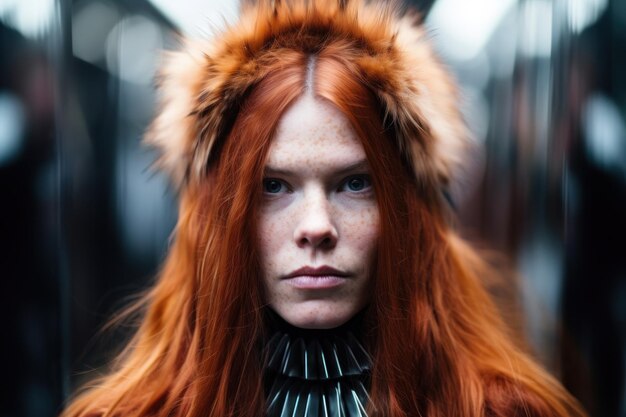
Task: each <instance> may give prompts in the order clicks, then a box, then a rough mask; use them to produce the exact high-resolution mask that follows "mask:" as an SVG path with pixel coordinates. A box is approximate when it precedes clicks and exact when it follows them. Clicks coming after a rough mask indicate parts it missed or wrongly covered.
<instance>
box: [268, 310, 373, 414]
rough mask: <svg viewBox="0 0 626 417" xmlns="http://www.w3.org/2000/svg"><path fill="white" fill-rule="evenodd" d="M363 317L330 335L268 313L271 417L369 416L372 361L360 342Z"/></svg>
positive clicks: (334, 330)
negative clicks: (293, 324) (366, 409)
mask: <svg viewBox="0 0 626 417" xmlns="http://www.w3.org/2000/svg"><path fill="white" fill-rule="evenodd" d="M362 316H363V315H362V313H360V314H358V315H357V316H356V317H355V318H353V319H352V320H350V321H349V322H348V323H346V324H344V325H342V326H340V327H337V328H335V329H328V330H308V329H301V328H297V327H294V326H292V325H290V324H289V323H287V322H285V321H284V320H283V319H282V318H280V316H278V314H276V313H274V312H272V311H269V312H268V315H267V318H268V321H267V324H268V330H269V335H270V338H269V341H268V342H267V343H266V345H265V352H264V353H265V357H266V358H267V366H266V368H265V383H266V394H267V410H268V414H267V415H268V416H269V417H273V416H281V417H282V416H296V417H300V416H307V417H318V416H319V417H335V416H342V417H352V416H354V417H357V416H358V417H361V416H367V414H366V411H365V406H366V404H367V401H368V398H369V397H368V389H367V386H368V385H369V375H370V371H371V367H372V360H371V358H370V356H369V354H368V353H367V351H366V350H365V348H364V347H363V345H362V344H361V342H360V341H359V339H358V336H360V335H361V333H362V332H361V325H362V321H363V320H362Z"/></svg>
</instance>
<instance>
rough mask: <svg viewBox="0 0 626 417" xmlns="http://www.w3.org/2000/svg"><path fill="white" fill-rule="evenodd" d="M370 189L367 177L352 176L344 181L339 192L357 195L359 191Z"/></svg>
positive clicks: (370, 184)
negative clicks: (349, 192)
mask: <svg viewBox="0 0 626 417" xmlns="http://www.w3.org/2000/svg"><path fill="white" fill-rule="evenodd" d="M371 187H372V182H371V180H370V179H369V177H368V176H367V175H354V176H352V177H349V178H348V179H346V181H345V182H344V183H343V184H342V186H341V190H342V191H351V192H355V193H358V192H360V191H365V190H369V189H370V188H371Z"/></svg>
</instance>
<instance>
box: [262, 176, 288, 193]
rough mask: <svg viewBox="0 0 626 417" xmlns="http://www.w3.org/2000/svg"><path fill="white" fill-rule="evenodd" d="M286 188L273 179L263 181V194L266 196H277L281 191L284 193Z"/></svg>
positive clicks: (280, 182)
mask: <svg viewBox="0 0 626 417" xmlns="http://www.w3.org/2000/svg"><path fill="white" fill-rule="evenodd" d="M286 188H287V187H286V186H285V184H283V183H282V181H280V180H277V179H275V178H265V179H263V192H265V193H267V194H278V193H280V192H281V191H286Z"/></svg>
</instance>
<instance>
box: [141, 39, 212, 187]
mask: <svg viewBox="0 0 626 417" xmlns="http://www.w3.org/2000/svg"><path fill="white" fill-rule="evenodd" d="M205 62H206V56H205V54H204V53H203V52H202V47H201V46H200V45H198V44H192V43H191V42H190V41H187V42H186V45H185V47H184V48H182V49H181V51H178V52H166V53H164V55H163V62H162V64H161V67H160V71H159V72H158V74H157V77H156V84H157V90H158V93H159V95H160V97H159V100H158V106H157V109H156V112H157V113H156V117H155V118H154V120H153V121H152V123H151V124H150V126H149V127H148V129H147V131H146V133H145V135H144V139H143V141H144V144H146V145H148V146H151V147H153V148H156V149H157V151H158V153H159V157H158V159H157V160H156V161H155V164H154V165H155V168H158V169H160V170H163V171H165V172H167V173H168V174H169V176H170V178H171V180H172V182H173V183H174V185H175V186H176V188H180V187H181V186H182V185H183V183H184V182H185V180H186V179H187V176H188V175H189V172H188V171H189V166H190V163H191V160H192V158H193V154H194V148H195V146H196V143H197V142H198V141H199V140H200V135H199V131H198V128H197V120H196V117H194V115H195V113H196V112H197V111H198V109H197V103H198V97H199V96H200V93H201V90H202V80H203V72H204V65H205Z"/></svg>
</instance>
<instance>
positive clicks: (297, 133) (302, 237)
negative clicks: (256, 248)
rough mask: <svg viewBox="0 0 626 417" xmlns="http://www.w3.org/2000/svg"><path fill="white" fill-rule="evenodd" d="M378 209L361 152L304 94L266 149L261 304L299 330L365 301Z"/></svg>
mask: <svg viewBox="0 0 626 417" xmlns="http://www.w3.org/2000/svg"><path fill="white" fill-rule="evenodd" d="M378 223H379V214H378V207H377V204H376V199H375V195H374V189H373V186H372V181H371V178H370V171H369V166H368V163H367V159H366V156H365V152H364V150H363V147H362V145H361V143H360V142H359V139H358V138H357V136H356V133H355V132H354V130H353V129H352V126H351V125H350V123H349V121H348V120H347V119H346V118H345V116H343V114H342V113H341V112H340V111H339V110H338V109H336V108H335V107H334V106H333V105H331V104H329V103H327V102H325V101H323V100H321V99H316V98H313V97H312V96H310V95H305V96H303V97H302V98H300V99H298V100H297V101H296V102H295V103H294V105H293V106H291V107H290V108H289V110H288V111H287V112H286V113H285V114H284V115H283V117H282V118H281V120H280V122H279V125H278V129H277V131H276V136H275V138H274V139H273V142H272V145H271V148H270V150H269V154H268V158H267V162H266V166H265V177H264V180H263V202H262V204H261V209H260V218H259V240H260V254H261V262H262V268H263V276H264V285H265V294H266V297H267V300H266V302H268V303H269V305H270V306H271V307H272V308H273V309H274V310H275V311H276V312H277V313H278V314H279V315H280V316H281V317H282V318H283V319H285V320H286V321H287V322H289V323H290V324H292V325H294V326H297V327H302V328H315V329H326V328H333V327H337V326H340V325H341V324H343V323H345V322H346V321H348V320H349V319H350V318H352V317H353V316H354V315H355V314H356V313H357V312H359V311H360V310H361V309H362V308H363V307H364V306H365V304H367V302H368V300H369V296H370V288H371V281H372V270H371V266H372V263H373V262H372V261H373V259H374V256H375V250H376V242H377V237H378Z"/></svg>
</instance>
